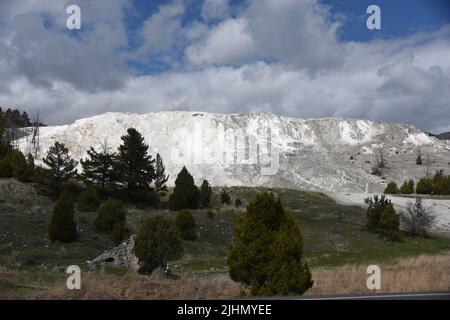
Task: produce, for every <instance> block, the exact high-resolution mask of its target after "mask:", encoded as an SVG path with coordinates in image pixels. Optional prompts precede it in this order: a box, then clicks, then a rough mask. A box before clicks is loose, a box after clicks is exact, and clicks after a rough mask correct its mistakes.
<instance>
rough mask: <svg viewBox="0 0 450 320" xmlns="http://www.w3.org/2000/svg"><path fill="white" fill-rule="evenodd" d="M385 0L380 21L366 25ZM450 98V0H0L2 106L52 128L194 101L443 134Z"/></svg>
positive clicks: (191, 106) (221, 108)
mask: <svg viewBox="0 0 450 320" xmlns="http://www.w3.org/2000/svg"><path fill="white" fill-rule="evenodd" d="M70 4H78V5H79V6H80V8H81V11H82V28H81V30H80V31H74V30H67V29H66V28H65V23H66V19H67V17H68V16H67V14H66V12H65V10H66V7H67V6H68V5H70ZM372 4H376V5H378V6H379V7H380V8H381V30H368V29H367V27H366V19H367V17H368V14H367V13H366V9H367V7H368V6H369V5H372ZM449 101H450V1H448V0H395V1H394V0H383V1H382V0H370V1H369V0H336V1H332V0H276V1H274V0H167V1H162V0H151V1H149V0H134V1H131V0H40V1H35V0H1V1H0V105H1V106H16V107H19V108H22V109H25V110H27V111H29V113H30V114H33V113H34V112H40V114H41V116H42V118H44V119H45V121H46V122H47V123H49V124H60V123H68V122H71V121H74V120H76V119H79V118H83V117H89V116H92V115H95V114H99V113H102V112H106V111H120V112H138V113H145V112H152V111H173V110H190V111H207V112H219V113H239V112H272V113H274V114H277V115H280V116H292V117H301V118H318V117H348V118H362V119H370V120H376V121H392V122H406V123H410V124H413V125H415V126H417V127H419V128H421V129H423V130H427V131H433V132H440V131H450V112H449V110H450V105H449Z"/></svg>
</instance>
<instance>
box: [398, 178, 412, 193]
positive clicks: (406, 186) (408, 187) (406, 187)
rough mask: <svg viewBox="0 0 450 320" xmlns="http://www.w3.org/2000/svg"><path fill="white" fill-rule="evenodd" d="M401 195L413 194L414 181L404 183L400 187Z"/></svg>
mask: <svg viewBox="0 0 450 320" xmlns="http://www.w3.org/2000/svg"><path fill="white" fill-rule="evenodd" d="M400 193H401V194H413V193H414V181H413V180H409V181H405V182H404V183H403V184H402V186H401V187H400Z"/></svg>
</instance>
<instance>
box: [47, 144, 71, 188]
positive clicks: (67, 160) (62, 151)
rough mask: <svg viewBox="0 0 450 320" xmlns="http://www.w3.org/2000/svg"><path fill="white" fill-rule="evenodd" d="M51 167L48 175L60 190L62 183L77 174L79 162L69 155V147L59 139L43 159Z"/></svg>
mask: <svg viewBox="0 0 450 320" xmlns="http://www.w3.org/2000/svg"><path fill="white" fill-rule="evenodd" d="M42 161H44V163H45V164H46V165H47V166H48V167H49V169H48V170H46V172H47V176H48V178H49V180H50V183H51V184H52V185H53V186H54V187H56V188H57V189H58V190H59V189H60V188H61V185H62V184H63V183H65V182H67V181H68V180H69V179H71V178H73V177H75V176H76V174H77V169H76V166H77V164H78V163H77V162H76V161H75V160H73V159H72V158H71V157H70V155H69V149H67V147H66V146H65V145H64V144H63V143H60V142H58V141H56V142H55V144H54V145H53V146H51V147H50V149H49V150H48V152H47V156H46V157H45V158H44V159H42Z"/></svg>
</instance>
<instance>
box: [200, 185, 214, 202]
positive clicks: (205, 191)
mask: <svg viewBox="0 0 450 320" xmlns="http://www.w3.org/2000/svg"><path fill="white" fill-rule="evenodd" d="M211 195H212V189H211V186H210V185H209V182H208V180H203V182H202V186H201V187H200V204H201V205H202V207H203V208H208V207H209V204H210V202H211Z"/></svg>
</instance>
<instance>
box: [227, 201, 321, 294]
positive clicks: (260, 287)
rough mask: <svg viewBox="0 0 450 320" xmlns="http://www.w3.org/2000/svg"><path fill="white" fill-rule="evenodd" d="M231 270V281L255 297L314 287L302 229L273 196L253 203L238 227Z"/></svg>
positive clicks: (300, 292) (229, 263)
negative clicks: (307, 261) (237, 283)
mask: <svg viewBox="0 0 450 320" xmlns="http://www.w3.org/2000/svg"><path fill="white" fill-rule="evenodd" d="M228 267H229V272H230V276H231V279H233V280H234V281H237V282H241V283H244V284H246V285H249V286H250V287H251V294H253V295H261V296H267V295H298V294H303V293H304V292H305V291H306V290H307V289H309V288H311V287H312V284H313V282H312V280H311V273H310V271H309V267H308V265H307V264H306V263H305V262H304V257H303V238H302V235H301V233H300V230H299V228H298V226H297V224H296V222H295V221H294V219H293V217H292V215H291V213H290V212H289V211H287V210H286V209H285V208H283V205H282V203H281V201H280V199H275V197H274V196H273V195H272V194H270V193H263V194H258V195H257V196H256V198H255V199H253V200H252V201H251V202H250V203H249V205H248V207H247V212H246V213H245V214H244V216H243V217H242V218H241V220H240V222H239V224H238V226H237V228H236V236H235V242H234V244H233V245H232V247H231V248H230V251H229V253H228Z"/></svg>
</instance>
